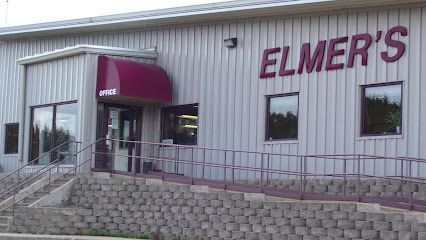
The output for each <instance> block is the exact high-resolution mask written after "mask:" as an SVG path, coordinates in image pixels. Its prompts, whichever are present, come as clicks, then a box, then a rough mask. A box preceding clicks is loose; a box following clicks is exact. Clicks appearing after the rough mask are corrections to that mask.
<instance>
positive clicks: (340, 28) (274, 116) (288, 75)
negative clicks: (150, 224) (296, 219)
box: [0, 0, 426, 178]
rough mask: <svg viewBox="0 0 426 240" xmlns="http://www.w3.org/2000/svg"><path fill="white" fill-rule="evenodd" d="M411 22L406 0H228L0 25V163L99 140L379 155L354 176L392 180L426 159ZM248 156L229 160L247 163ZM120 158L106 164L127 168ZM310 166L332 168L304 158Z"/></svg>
mask: <svg viewBox="0 0 426 240" xmlns="http://www.w3.org/2000/svg"><path fill="white" fill-rule="evenodd" d="M425 16H426V8H425V2H424V1H416V0H409V1H404V3H401V2H400V1H393V0H376V1H367V0H359V1H343V0H333V1H325V0H312V1H301V0H292V1H257V0H244V1H232V2H226V3H217V4H207V5H200V6H191V7H182V8H175V9H164V10H157V11H149V12H139V13H131V14H121V15H114V16H105V17H95V18H88V19H78V20H71V21H61V22H54V23H43V24H34V25H28V26H18V27H9V28H3V29H0V41H1V44H0V53H1V58H0V79H1V82H0V87H1V89H2V94H1V95H0V99H1V102H0V113H1V114H0V125H1V128H0V136H1V137H0V149H1V153H0V154H1V155H0V165H1V166H2V168H3V171H12V170H14V169H16V168H17V167H18V166H22V165H24V164H26V163H28V162H30V161H32V160H33V159H37V161H35V162H34V164H35V165H37V164H45V163H47V162H49V161H52V160H53V159H54V158H55V157H56V156H57V155H52V154H48V155H46V156H43V157H41V158H39V157H40V156H42V155H43V153H44V152H47V151H48V150H50V149H51V148H52V147H53V146H58V145H59V144H61V143H66V144H65V145H63V146H62V147H61V148H60V150H59V151H58V152H59V153H58V154H62V155H63V156H66V155H67V154H69V152H72V151H74V150H73V149H74V147H75V146H74V145H73V144H71V143H70V144H68V143H67V141H68V140H75V141H79V142H82V146H86V145H89V144H91V143H93V142H95V141H96V140H97V139H99V138H114V139H124V140H137V141H144V142H152V143H156V142H157V143H158V142H162V143H168V144H180V145H196V146H200V147H208V148H216V149H237V150H244V151H258V152H269V153H280V154H287V155H289V156H288V158H289V159H290V158H291V156H296V155H297V156H299V155H317V156H318V155H326V154H327V155H329V154H333V155H347V156H349V154H365V155H372V156H387V157H389V159H387V158H386V157H383V158H381V159H380V160H377V161H371V162H367V163H366V165H364V166H363V168H364V169H365V171H366V172H367V173H370V174H374V175H392V174H395V173H396V172H399V171H401V172H402V171H403V169H401V168H400V167H399V166H400V165H399V162H400V161H398V160H397V159H391V158H392V157H412V158H426V148H424V147H422V146H424V145H425V144H426V125H424V124H422V123H423V122H425V121H426V105H425V97H424V96H423V92H425V91H426V84H424V83H423V82H422V81H423V79H424V78H425V77H426V76H425V74H426V72H425V71H424V69H423V68H422V65H423V63H424V62H425V61H426V59H425V58H426V57H425V56H426V47H425V46H424V45H423V44H422V40H423V39H424V38H425V37H426V17H425ZM107 144H109V145H108V146H107V147H108V148H109V150H110V151H113V152H115V153H116V154H117V153H118V154H120V153H121V154H122V155H126V154H128V155H132V156H133V155H138V154H141V151H142V152H146V151H143V150H144V149H143V148H139V150H138V149H135V148H134V147H132V146H131V145H128V144H127V143H126V142H120V143H118V142H116V143H115V144H114V145H112V144H110V143H107ZM161 151H167V150H166V149H162V150H161ZM164 154H167V153H164ZM172 154H175V153H172ZM197 154H200V153H197ZM209 154H210V155H211V156H210V159H211V161H212V162H214V161H220V162H222V163H226V162H225V161H226V159H225V160H223V158H220V157H218V156H219V155H217V156H213V155H214V154H218V153H209ZM225 155H226V153H225ZM290 155H291V156H290ZM258 157H259V156H256V155H254V156H250V157H244V156H242V155H240V156H239V158H238V159H239V160H238V161H240V163H241V164H242V161H243V160H244V161H247V164H248V165H251V166H258V167H259V165H260V162H259V161H258ZM261 157H262V156H260V158H261ZM213 159H215V160H214V161H213ZM127 160H128V157H121V158H120V157H117V158H116V159H115V160H114V161H113V164H114V165H113V166H114V168H115V169H116V170H120V171H141V167H140V165H138V161H132V160H129V161H127ZM109 164H110V163H109V162H108V159H105V158H99V159H97V160H96V161H94V163H93V166H92V167H93V168H101V169H104V168H108V167H110V165H109ZM268 164H269V162H268ZM271 164H272V167H273V168H278V169H285V170H289V171H291V170H295V171H296V170H297V169H298V165H297V164H293V163H291V161H290V160H287V163H286V162H285V161H281V159H278V160H277V161H274V162H273V163H271ZM351 164H353V165H351V166H350V167H348V169H355V163H351ZM155 167H156V168H160V166H155ZM311 167H312V168H313V169H316V170H317V172H318V173H330V172H336V171H339V168H340V170H341V166H340V165H339V164H336V163H335V162H334V161H329V160H324V159H320V158H318V159H316V161H315V163H314V164H313V165H312V166H311ZM345 169H346V167H345ZM160 170H161V169H160ZM424 170H425V169H424V166H423V165H422V164H420V163H417V164H416V165H415V167H414V170H413V173H412V174H413V175H415V176H417V177H425V175H424V172H425V171H424ZM183 171H184V172H185V171H189V170H188V169H186V170H183ZM241 174H242V173H241ZM206 175H208V176H210V177H212V178H221V177H222V176H223V173H222V172H220V171H219V170H216V171H215V170H214V169H211V170H210V171H209V172H208V173H206ZM203 176H204V173H203ZM244 176H246V177H250V176H254V175H250V174H249V173H247V175H239V177H240V178H244Z"/></svg>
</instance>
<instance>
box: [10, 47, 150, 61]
mask: <svg viewBox="0 0 426 240" xmlns="http://www.w3.org/2000/svg"><path fill="white" fill-rule="evenodd" d="M87 53H89V54H99V55H109V56H122V57H137V58H150V59H156V58H157V57H158V53H157V51H156V50H155V49H143V50H135V49H129V48H116V47H107V46H98V45H86V44H79V45H75V46H72V47H66V48H63V49H58V50H54V51H50V52H45V53H41V54H36V55H33V56H27V57H23V58H20V59H18V60H17V61H16V62H17V63H18V64H20V65H29V64H34V63H40V62H46V61H50V60H54V59H60V58H66V57H71V56H75V55H80V54H87Z"/></svg>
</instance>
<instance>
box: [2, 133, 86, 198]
mask: <svg viewBox="0 0 426 240" xmlns="http://www.w3.org/2000/svg"><path fill="white" fill-rule="evenodd" d="M68 144H75V152H77V151H78V148H79V145H80V144H81V142H77V141H66V142H64V143H62V144H60V145H58V146H56V147H54V148H52V149H51V150H49V151H47V152H45V153H43V154H42V155H40V156H39V157H37V158H35V159H33V160H31V161H30V162H28V163H27V164H25V165H23V166H21V167H19V168H18V169H16V170H15V171H13V172H10V173H8V174H7V175H5V176H3V177H2V178H0V182H2V181H6V180H7V179H8V178H11V179H12V184H11V185H9V186H8V187H7V188H5V189H3V190H2V191H0V200H4V199H6V198H7V197H8V196H9V194H10V193H12V192H15V191H17V190H19V189H22V188H23V187H24V186H25V184H27V183H31V182H32V181H34V180H36V179H37V178H38V177H39V176H40V174H39V173H40V172H42V171H43V170H45V169H46V168H48V167H49V166H51V165H52V164H55V163H57V162H59V161H60V158H59V157H58V158H57V159H55V160H54V161H52V162H50V163H48V164H45V165H39V166H40V167H39V168H38V169H37V170H36V172H33V173H28V174H25V170H26V169H27V168H28V167H30V166H34V164H35V163H37V162H38V161H39V160H40V159H42V158H44V157H46V156H52V154H54V153H55V152H56V151H57V150H58V149H60V148H61V147H63V146H66V145H68ZM23 174H25V175H23ZM22 175H23V176H24V177H23V178H22V179H21V176H22ZM14 180H16V181H15V182H14Z"/></svg>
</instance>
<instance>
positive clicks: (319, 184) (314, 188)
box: [237, 179, 426, 200]
mask: <svg viewBox="0 0 426 240" xmlns="http://www.w3.org/2000/svg"><path fill="white" fill-rule="evenodd" d="M357 182H358V180H357V179H347V180H346V194H347V195H348V196H356V195H357V194H358V191H357ZM237 183H242V184H252V185H253V184H254V185H259V180H237ZM360 183H361V184H360V194H361V195H362V196H374V197H378V196H381V197H401V196H402V195H403V196H404V197H408V196H409V195H410V186H409V185H408V183H407V182H403V183H402V182H401V181H394V180H388V179H361V181H360ZM268 186H269V187H274V188H277V189H287V190H299V189H300V180H299V179H271V180H269V181H268ZM344 186H345V184H344V180H343V179H307V180H306V185H305V190H306V191H307V192H313V193H323V194H334V195H343V194H344V191H343V190H344ZM411 192H413V194H414V198H415V199H420V200H426V184H415V183H413V184H412V185H411ZM402 193H403V194H402Z"/></svg>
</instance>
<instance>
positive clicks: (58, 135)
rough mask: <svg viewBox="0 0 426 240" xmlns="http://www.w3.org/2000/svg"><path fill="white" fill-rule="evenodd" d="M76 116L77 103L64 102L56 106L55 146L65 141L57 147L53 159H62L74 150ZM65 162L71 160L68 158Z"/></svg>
mask: <svg viewBox="0 0 426 240" xmlns="http://www.w3.org/2000/svg"><path fill="white" fill-rule="evenodd" d="M76 118H77V104H76V103H73V104H64V105H58V106H57V107H56V118H55V127H56V129H55V146H59V145H60V144H63V143H65V142H69V143H68V144H64V145H63V146H61V147H59V148H58V151H57V152H56V156H55V160H56V159H58V160H59V161H62V160H63V159H65V158H67V157H68V156H70V155H72V154H74V152H75V137H76V124H77V122H76ZM68 159H69V160H67V161H66V162H67V163H70V162H72V159H71V158H68Z"/></svg>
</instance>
